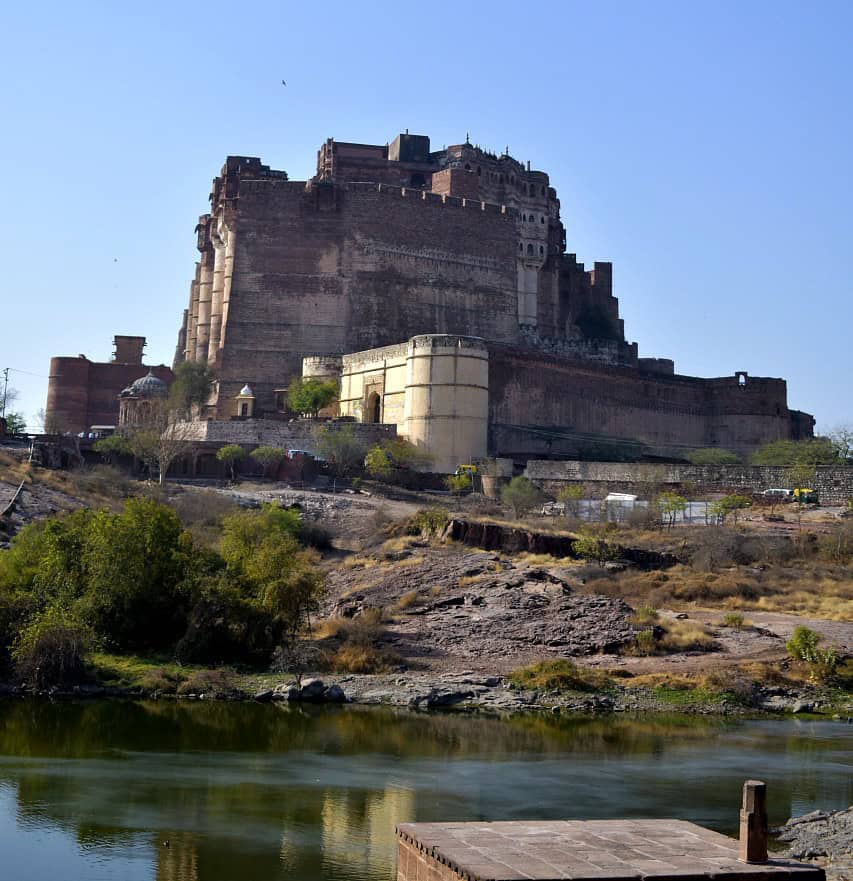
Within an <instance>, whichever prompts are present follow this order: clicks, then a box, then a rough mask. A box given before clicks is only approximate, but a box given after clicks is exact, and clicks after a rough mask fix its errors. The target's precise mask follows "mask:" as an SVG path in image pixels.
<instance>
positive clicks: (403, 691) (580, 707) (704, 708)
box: [0, 672, 853, 724]
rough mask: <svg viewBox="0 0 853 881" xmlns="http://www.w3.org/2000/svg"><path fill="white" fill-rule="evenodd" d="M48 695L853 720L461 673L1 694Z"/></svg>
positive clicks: (801, 704) (843, 710)
mask: <svg viewBox="0 0 853 881" xmlns="http://www.w3.org/2000/svg"><path fill="white" fill-rule="evenodd" d="M2 696H6V697H39V698H47V699H55V700H58V699H75V698H77V699H99V698H118V699H131V700H140V699H154V700H228V701H256V702H260V703H276V702H290V703H299V702H302V703H311V704H355V705H362V706H390V707H397V708H403V709H410V710H414V711H440V710H453V711H458V712H472V713H483V714H486V715H500V716H504V715H513V714H517V713H548V714H552V715H563V714H566V715H570V714H573V713H672V712H677V713H686V714H691V715H722V716H755V715H766V716H770V717H773V716H777V717H778V716H781V715H788V714H798V715H799V714H815V715H821V716H824V717H825V718H827V719H833V720H835V721H843V722H847V723H851V724H853V702H848V703H847V704H845V705H844V706H842V707H838V705H837V704H833V703H832V695H831V694H829V693H828V692H827V691H826V690H825V689H820V688H817V687H811V688H808V687H803V688H800V689H790V688H779V687H768V688H764V689H761V690H760V691H758V692H755V693H753V694H752V695H750V696H749V700H747V699H745V698H744V697H743V696H740V695H735V694H731V693H723V694H716V695H709V694H707V693H704V692H692V691H679V690H677V689H666V688H663V689H661V688H658V689H653V688H638V687H634V688H628V687H625V686H622V685H613V686H610V687H608V688H606V689H601V690H598V691H546V690H541V691H528V690H522V689H519V688H515V687H513V686H512V685H511V684H510V682H509V681H508V680H507V679H506V678H504V677H502V676H490V675H483V674H479V673H466V672H463V673H458V674H445V675H442V676H437V675H436V674H434V673H414V672H407V673H393V674H381V675H378V674H373V675H356V674H351V675H347V676H335V677H333V678H328V679H323V678H322V677H320V676H312V677H305V678H303V679H302V681H301V683H297V682H296V681H295V680H293V679H283V680H282V681H281V682H280V683H278V684H276V685H274V686H271V687H265V688H262V689H257V690H247V689H245V688H239V687H234V688H229V689H227V690H218V691H214V692H204V691H199V692H184V693H182V694H177V695H176V694H166V693H163V692H160V691H152V690H146V689H143V688H140V687H130V688H121V687H115V686H101V685H94V684H92V685H81V686H75V687H74V688H71V689H50V690H47V691H34V690H32V689H28V688H25V687H20V686H14V685H5V686H0V697H2Z"/></svg>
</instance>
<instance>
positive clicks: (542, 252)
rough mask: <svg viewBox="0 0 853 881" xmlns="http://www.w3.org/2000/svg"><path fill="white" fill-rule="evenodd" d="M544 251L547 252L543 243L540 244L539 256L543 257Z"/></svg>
mask: <svg viewBox="0 0 853 881" xmlns="http://www.w3.org/2000/svg"><path fill="white" fill-rule="evenodd" d="M544 253H545V248H544V247H543V246H542V245H540V246H539V256H540V257H541V256H542V255H543V254H544Z"/></svg>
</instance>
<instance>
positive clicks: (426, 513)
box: [406, 508, 447, 538]
mask: <svg viewBox="0 0 853 881" xmlns="http://www.w3.org/2000/svg"><path fill="white" fill-rule="evenodd" d="M445 526H447V511H445V510H443V509H442V508H422V509H421V510H420V511H418V512H417V513H416V514H414V515H413V516H412V517H410V518H409V520H408V521H407V523H406V535H423V536H424V537H426V538H432V537H434V536H438V535H441V533H442V532H444V528H445Z"/></svg>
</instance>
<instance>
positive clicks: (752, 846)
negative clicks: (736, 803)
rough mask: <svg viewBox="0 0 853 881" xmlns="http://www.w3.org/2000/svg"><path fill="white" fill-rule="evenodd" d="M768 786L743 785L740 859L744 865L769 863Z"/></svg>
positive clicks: (757, 782)
mask: <svg viewBox="0 0 853 881" xmlns="http://www.w3.org/2000/svg"><path fill="white" fill-rule="evenodd" d="M767 828H768V826H767V784H766V783H762V782H761V781H760V780H747V781H746V782H745V783H744V784H743V806H742V807H741V812H740V846H739V848H738V859H739V860H740V861H741V862H743V863H766V862H767Z"/></svg>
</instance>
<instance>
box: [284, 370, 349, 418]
mask: <svg viewBox="0 0 853 881" xmlns="http://www.w3.org/2000/svg"><path fill="white" fill-rule="evenodd" d="M337 396H338V384H337V383H336V382H334V381H331V380H329V381H328V382H327V381H323V380H320V379H299V378H296V379H294V380H293V381H292V382H291V383H290V385H289V386H288V388H287V405H288V407H290V409H291V410H293V412H294V413H299V414H300V415H301V416H313V417H314V418H315V419H316V417H317V414H318V413H319V412H320V411H321V410H322V409H323V408H324V407H328V406H329V404H331V403H332V401H334V400H335V398H336V397H337Z"/></svg>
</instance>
